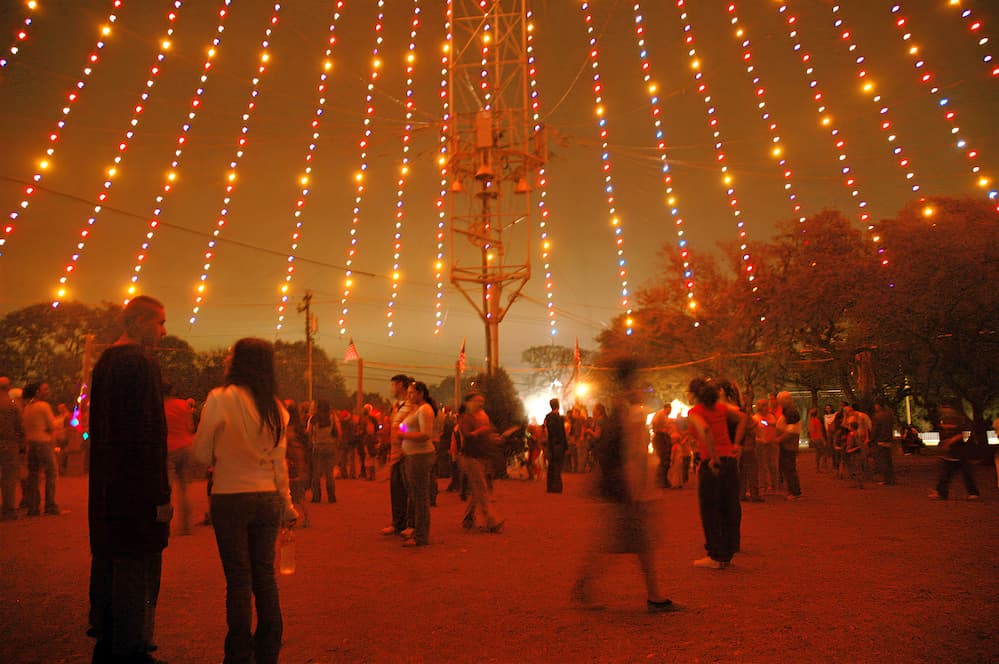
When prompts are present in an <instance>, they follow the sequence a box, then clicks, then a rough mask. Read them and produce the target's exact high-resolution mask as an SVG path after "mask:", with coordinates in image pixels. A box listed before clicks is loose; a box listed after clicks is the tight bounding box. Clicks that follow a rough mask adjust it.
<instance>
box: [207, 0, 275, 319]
mask: <svg viewBox="0 0 999 664" xmlns="http://www.w3.org/2000/svg"><path fill="white" fill-rule="evenodd" d="M280 12H281V3H280V2H276V3H274V7H273V9H272V11H271V17H270V20H269V21H268V24H267V29H266V30H264V37H263V39H262V40H261V41H260V49H261V50H260V56H259V58H258V63H259V64H258V65H257V72H256V75H255V76H254V77H253V78H252V79H251V88H250V99H249V100H248V101H247V104H246V109H245V110H244V111H243V115H242V116H241V120H242V125H241V126H240V129H239V138H238V139H237V140H236V152H235V154H234V155H233V157H232V159H231V160H230V161H229V170H228V172H227V173H226V177H225V180H226V185H225V195H224V196H223V198H222V208H221V209H220V210H219V214H218V217H216V219H215V228H214V229H212V237H211V239H209V240H208V246H207V248H206V249H205V253H204V255H203V258H204V264H203V265H202V272H201V276H200V277H199V279H198V284H197V286H195V289H194V290H195V296H194V306H193V307H191V317H190V318H189V319H188V322H189V323H190V324H191V325H194V324H195V323H196V322H198V314H199V313H200V312H201V307H202V305H203V304H204V302H205V296H206V291H207V289H206V286H207V284H208V274H209V272H211V269H212V260H213V259H214V258H215V245H216V244H217V243H218V239H219V237H220V236H221V235H222V230H223V229H224V228H225V224H226V220H227V219H228V216H229V205H230V204H231V203H232V194H233V191H235V189H236V181H237V175H238V170H239V163H240V160H242V158H243V155H244V154H245V153H246V145H247V142H248V140H247V135H248V134H249V132H250V120H251V119H252V117H253V111H254V109H256V107H257V96H258V95H259V94H260V83H261V81H262V80H263V77H264V74H265V73H266V72H267V63H268V62H269V61H270V59H271V56H270V51H269V50H268V49H269V48H270V39H271V35H272V34H273V32H274V26H276V25H277V23H278V16H279V14H280Z"/></svg>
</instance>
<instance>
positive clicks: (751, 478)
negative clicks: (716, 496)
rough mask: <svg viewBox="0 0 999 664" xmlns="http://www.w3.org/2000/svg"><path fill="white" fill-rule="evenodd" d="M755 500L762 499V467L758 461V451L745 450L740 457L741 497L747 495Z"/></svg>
mask: <svg viewBox="0 0 999 664" xmlns="http://www.w3.org/2000/svg"><path fill="white" fill-rule="evenodd" d="M747 492H748V493H749V497H750V498H752V499H753V500H758V499H759V497H760V467H759V463H758V461H757V459H756V450H745V449H744V450H743V451H742V456H740V457H739V497H740V498H742V497H745V495H746V493H747Z"/></svg>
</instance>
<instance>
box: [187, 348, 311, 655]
mask: <svg viewBox="0 0 999 664" xmlns="http://www.w3.org/2000/svg"><path fill="white" fill-rule="evenodd" d="M287 426H288V412H287V411H286V410H285V409H284V406H283V405H282V404H281V402H280V401H279V400H278V398H277V385H276V380H275V375H274V348H273V346H271V344H270V343H268V342H266V341H264V340H262V339H240V340H239V341H237V342H236V344H235V345H234V346H233V348H232V355H231V358H230V361H229V366H228V369H227V370H226V376H225V384H224V385H223V387H219V388H216V389H214V390H212V391H211V392H210V393H209V394H208V400H207V401H206V402H205V407H204V410H203V411H202V413H201V422H200V424H199V425H198V431H197V433H196V434H195V437H194V455H195V457H196V458H197V459H198V460H199V461H200V462H202V463H204V464H211V465H212V466H214V468H215V472H214V485H213V487H212V495H211V515H212V524H213V525H214V527H215V540H216V542H217V544H218V549H219V557H220V558H221V559H222V569H223V571H224V572H225V578H226V600H225V605H226V623H227V624H228V627H229V631H228V633H227V634H226V638H225V661H226V662H247V661H255V662H256V663H257V664H270V663H276V662H277V661H278V652H279V651H280V650H281V634H282V630H283V625H282V619H281V606H280V603H279V601H278V589H277V580H276V579H275V578H274V551H275V544H276V543H277V537H278V532H279V530H280V529H281V526H282V524H289V525H293V524H294V523H295V521H296V520H297V518H298V513H297V512H296V511H295V508H294V506H293V505H292V502H291V492H290V491H289V486H288V466H287V464H286V462H285V450H286V447H287V441H286V435H285V434H286V430H287ZM254 602H255V603H256V609H257V630H256V632H255V633H253V632H252V625H253V605H254Z"/></svg>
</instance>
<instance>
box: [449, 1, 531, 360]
mask: <svg viewBox="0 0 999 664" xmlns="http://www.w3.org/2000/svg"><path fill="white" fill-rule="evenodd" d="M449 4H450V10H451V35H450V41H449V44H448V46H449V49H450V51H449V52H450V73H449V80H448V94H449V95H450V100H451V117H450V119H449V120H450V121H449V123H448V128H449V135H448V137H447V138H448V154H449V160H448V171H449V173H450V174H451V195H450V196H449V200H450V218H451V232H450V236H451V283H453V284H454V285H455V286H456V287H457V288H458V290H459V291H460V292H461V294H462V295H464V296H465V298H466V299H467V300H468V301H469V302H470V303H471V304H472V306H473V307H475V309H476V311H477V312H478V313H479V317H480V318H481V319H482V322H483V323H484V325H485V333H486V352H487V365H486V366H487V371H488V373H489V375H492V374H493V373H494V372H495V370H496V368H497V367H498V366H499V324H500V323H501V322H502V321H503V318H504V317H505V316H506V313H507V312H508V311H509V310H510V307H511V305H513V303H514V301H516V300H517V298H518V297H519V296H520V294H521V292H522V290H523V288H524V286H525V285H526V284H527V282H528V280H529V279H530V277H531V256H530V251H531V241H530V240H531V232H532V224H531V207H532V204H531V182H532V181H533V173H534V172H535V171H537V170H538V168H540V167H541V166H542V164H544V162H545V152H546V145H545V140H544V136H543V134H539V133H537V132H535V131H534V130H533V125H532V118H531V109H530V97H529V94H530V86H529V78H528V70H527V67H528V62H527V58H528V51H527V47H528V43H527V38H528V31H529V30H530V29H531V28H530V26H529V25H528V19H527V0H454V1H453V2H451V3H449Z"/></svg>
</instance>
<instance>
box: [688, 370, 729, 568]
mask: <svg viewBox="0 0 999 664" xmlns="http://www.w3.org/2000/svg"><path fill="white" fill-rule="evenodd" d="M688 391H689V392H690V395H691V396H692V397H693V398H694V402H695V406H694V407H693V408H691V409H690V412H689V413H688V414H687V421H688V423H689V424H690V425H691V426H692V427H693V428H694V432H695V434H696V436H697V442H698V450H699V451H700V455H701V466H700V469H699V470H698V474H697V500H698V504H699V506H700V509H701V525H702V526H703V527H704V539H705V544H704V548H705V549H706V550H707V554H708V555H707V556H705V557H704V558H699V559H697V560H695V561H694V566H695V567H706V568H709V569H723V568H725V567H728V565H729V563H730V562H731V561H732V556H733V555H734V554H735V552H736V551H738V549H739V522H740V520H741V515H742V509H741V506H740V505H739V466H738V462H737V458H738V452H737V448H736V446H735V445H734V444H733V442H732V437H731V436H730V435H729V427H728V419H729V408H728V406H726V405H725V403H723V402H721V401H719V389H718V386H717V385H715V384H714V383H713V382H711V381H710V380H708V379H705V378H695V379H694V380H692V381H690V387H689V390H688Z"/></svg>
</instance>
